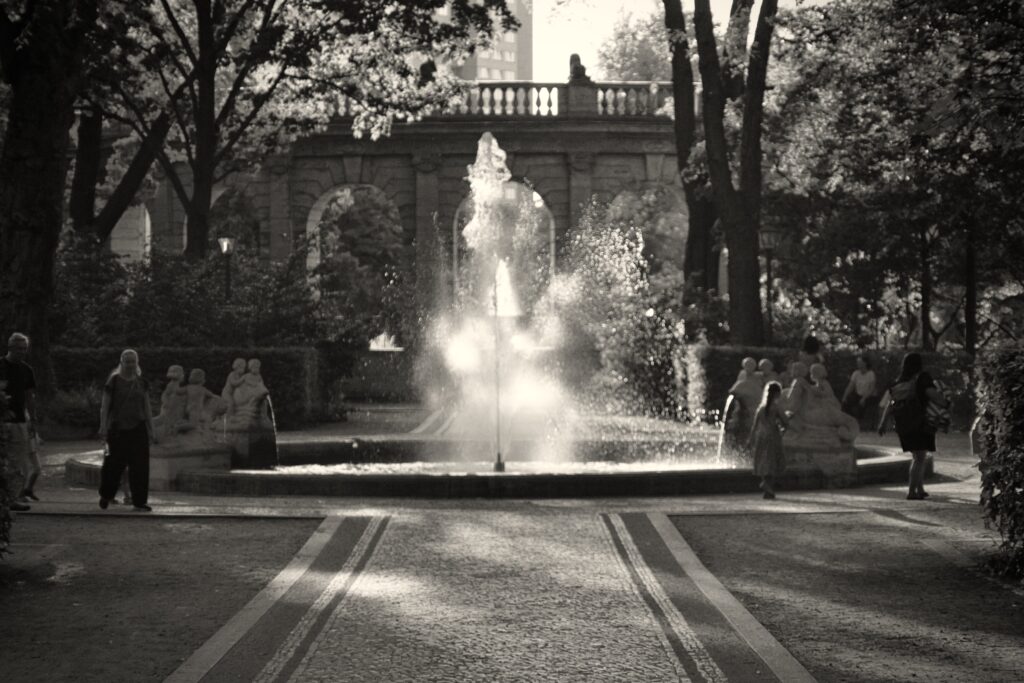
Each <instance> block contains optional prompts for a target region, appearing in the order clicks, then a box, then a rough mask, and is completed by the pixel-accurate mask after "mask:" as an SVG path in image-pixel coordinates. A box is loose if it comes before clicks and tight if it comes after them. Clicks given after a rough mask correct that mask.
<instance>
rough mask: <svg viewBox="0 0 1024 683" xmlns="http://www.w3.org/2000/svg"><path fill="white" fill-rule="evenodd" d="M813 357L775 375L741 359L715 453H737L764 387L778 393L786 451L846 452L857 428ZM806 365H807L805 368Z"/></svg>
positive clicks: (765, 365)
mask: <svg viewBox="0 0 1024 683" xmlns="http://www.w3.org/2000/svg"><path fill="white" fill-rule="evenodd" d="M819 360H820V358H816V357H814V356H811V357H808V358H803V354H802V358H801V360H798V361H795V362H793V363H792V364H790V367H789V370H788V371H786V372H783V373H781V374H779V373H776V372H775V369H774V366H773V364H772V362H771V361H770V360H767V359H764V360H762V361H761V362H760V363H758V362H757V361H756V360H755V359H754V358H750V357H748V358H744V359H743V363H742V369H741V370H740V372H739V375H738V376H737V378H736V382H735V384H733V386H732V387H731V388H730V389H729V397H728V399H727V400H726V404H725V410H724V416H725V419H724V422H723V430H722V431H723V433H722V442H721V447H720V450H726V451H730V450H731V451H742V450H743V446H742V444H744V443H745V442H746V439H747V436H749V434H750V429H751V427H752V426H753V420H754V414H755V413H756V411H757V407H758V405H759V404H760V402H761V396H762V394H763V392H764V387H765V385H766V384H767V383H768V382H772V381H774V382H779V383H780V384H781V385H782V386H783V387H784V389H783V392H782V401H783V409H784V410H785V411H786V415H787V416H788V417H789V426H788V428H787V429H786V432H785V434H784V436H783V446H784V447H785V448H787V449H802V450H810V451H840V450H843V451H845V450H851V449H852V448H853V442H854V439H856V438H857V435H858V433H859V432H860V428H859V426H858V424H857V420H856V418H854V417H852V416H850V415H847V414H846V413H844V412H843V410H842V406H841V405H840V403H839V399H837V398H836V395H835V392H834V391H833V390H832V385H831V384H829V382H828V379H827V377H828V371H827V370H826V368H825V365H824V364H823V363H821V362H817V361H819ZM809 361H810V362H809Z"/></svg>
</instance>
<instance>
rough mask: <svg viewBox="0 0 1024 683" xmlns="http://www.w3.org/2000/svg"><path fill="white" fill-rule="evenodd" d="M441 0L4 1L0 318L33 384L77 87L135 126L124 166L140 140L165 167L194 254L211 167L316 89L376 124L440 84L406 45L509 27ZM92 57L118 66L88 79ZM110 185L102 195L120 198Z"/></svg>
mask: <svg viewBox="0 0 1024 683" xmlns="http://www.w3.org/2000/svg"><path fill="white" fill-rule="evenodd" d="M445 4H446V3H445V0H426V1H424V2H418V3H404V2H398V1H397V0H392V1H390V2H376V1H373V2H371V1H369V0H366V1H363V2H337V1H336V0H291V1H289V0H276V1H275V0H195V2H194V3H189V4H188V5H186V3H185V2H184V0H158V1H157V0H152V1H150V2H146V3H136V2H128V1H127V0H109V1H106V2H102V3H100V2H98V1H97V0H79V1H72V0H35V1H30V0H23V1H21V2H19V1H17V0H10V1H8V2H5V3H4V5H3V7H2V8H0V69H2V75H3V80H4V82H5V84H6V86H7V88H8V90H9V95H8V96H7V99H8V102H9V103H8V107H7V126H6V129H5V131H4V139H3V150H2V154H0V319H2V320H4V321H5V322H6V323H7V324H8V325H10V326H12V327H15V328H17V329H21V330H23V331H26V332H27V333H28V334H29V335H31V336H32V337H33V341H34V350H35V351H34V354H33V361H34V362H36V364H37V365H39V366H40V368H41V370H42V372H41V373H40V375H41V377H40V381H41V387H42V388H43V390H44V391H46V390H47V389H48V385H49V379H50V378H49V374H50V373H49V371H48V367H49V361H48V357H47V354H46V350H47V348H48V345H49V332H48V328H47V322H46V319H47V312H48V310H49V308H50V305H51V303H52V300H53V287H54V282H53V279H54V262H55V253H56V249H57V245H58V241H59V235H60V231H61V227H62V222H63V221H62V208H63V203H64V202H63V195H64V188H65V181H66V176H67V170H68V159H69V131H70V130H71V128H72V125H73V124H74V120H75V106H76V104H77V103H78V102H79V100H80V98H82V97H84V96H86V95H88V96H89V97H90V102H91V103H92V104H94V105H97V106H100V107H101V108H103V111H104V115H107V116H110V117H111V118H112V119H113V120H121V121H123V122H125V123H127V124H129V125H130V126H132V128H133V130H134V131H135V132H136V134H138V136H139V139H140V141H141V148H140V154H141V155H142V156H141V157H139V158H138V160H139V161H140V163H139V166H140V167H143V168H145V169H147V170H148V167H149V163H145V162H146V159H145V156H146V155H153V156H154V157H155V158H156V159H158V160H159V161H160V163H161V165H162V166H163V167H164V169H165V171H167V172H168V173H169V175H170V176H171V177H170V181H171V182H172V184H173V185H174V188H175V191H176V192H177V193H178V195H179V197H180V198H181V199H182V200H183V202H184V203H185V205H186V207H187V212H188V215H189V231H190V237H191V239H190V240H189V249H190V254H192V255H193V256H196V257H197V256H199V255H201V254H203V253H204V252H205V249H206V244H207V241H206V237H207V234H206V233H207V227H208V224H207V221H206V218H207V215H208V212H209V209H210V199H211V196H212V188H213V183H214V182H215V181H216V180H217V179H218V177H219V176H218V174H223V173H225V172H227V171H229V170H231V169H233V168H235V167H237V166H238V165H240V164H243V163H249V162H251V161H254V160H257V159H258V158H259V156H260V155H261V154H263V153H266V151H267V150H269V149H273V148H276V146H277V145H281V144H285V143H287V142H288V141H289V140H290V139H291V137H293V136H295V135H298V134H301V133H302V132H305V131H306V130H308V129H309V126H310V125H315V124H322V123H323V122H325V121H327V120H328V119H329V118H330V117H331V116H332V115H333V113H334V108H333V107H329V106H328V103H329V102H331V101H333V102H337V101H338V99H339V98H341V97H345V98H349V99H348V100H345V101H346V103H347V104H348V105H349V106H350V110H351V111H352V112H353V113H354V114H355V124H354V125H355V126H356V127H357V129H368V130H370V131H371V133H372V134H383V133H386V132H387V127H388V125H389V123H390V121H391V120H392V119H393V118H395V117H398V116H403V115H405V116H408V115H414V114H415V112H419V111H422V110H423V109H424V108H425V107H426V106H428V105H429V104H431V103H434V102H437V100H438V99H439V98H442V99H443V97H444V96H445V95H446V94H447V93H448V92H450V85H451V84H450V83H447V84H446V83H445V82H444V81H442V82H440V83H428V82H421V81H420V79H419V70H418V69H416V68H415V67H414V66H413V62H412V61H411V58H412V57H413V56H414V54H416V53H422V54H426V55H434V56H456V55H458V54H460V53H462V52H465V51H467V50H471V49H472V48H473V46H474V44H476V43H478V42H486V41H487V39H488V37H489V36H490V35H491V33H492V32H493V31H494V29H495V26H496V25H499V24H500V25H501V26H502V28H504V29H506V30H509V29H512V28H514V27H515V19H514V17H513V16H512V14H511V12H510V11H509V10H508V8H507V6H506V3H505V1H504V0H484V1H483V2H474V1H473V0H452V1H451V2H450V3H448V4H449V5H450V17H449V18H448V19H444V20H443V19H440V18H438V16H437V10H439V9H440V8H441V7H442V6H444V5H445ZM186 9H188V10H189V11H186ZM495 17H496V19H495ZM117 38H119V39H122V40H120V41H118V40H115V39H117ZM104 62H105V63H107V64H110V63H113V62H120V63H122V64H125V65H129V66H131V67H132V68H131V69H126V70H125V71H123V72H120V73H121V75H122V78H120V79H116V78H109V79H108V80H109V82H106V83H103V78H102V74H103V72H104V70H103V69H102V68H99V65H102V64H103V63H104ZM94 67H96V68H94ZM147 73H148V74H150V75H149V78H148V79H147V78H145V77H144V74H147ZM90 78H92V79H93V80H90ZM93 85H96V86H97V87H96V88H95V89H91V88H87V86H93ZM103 86H105V89H104V87H103ZM96 92H101V93H102V92H109V93H117V94H118V95H119V96H120V97H119V98H118V99H117V102H118V107H110V108H109V109H110V110H109V111H108V110H107V109H106V108H105V107H104V106H103V105H104V104H105V102H104V101H103V100H102V98H99V97H97V96H96V95H95V93H96ZM310 122H313V123H312V124H311V123H310ZM172 123H173V125H175V126H176V128H177V137H175V138H173V139H171V140H170V141H169V142H167V143H166V144H161V142H162V136H161V135H160V134H159V133H160V132H161V130H162V128H163V127H164V126H166V127H168V129H169V128H170V126H171V125H172ZM177 158H182V159H186V160H187V161H189V162H190V164H191V170H192V176H193V179H192V191H191V192H188V190H187V189H186V186H185V183H184V182H183V180H182V178H180V177H179V176H178V175H177V166H176V164H175V163H174V162H175V160H176V159H177ZM133 167H134V164H133ZM142 175H143V176H144V175H145V173H142ZM83 182H84V181H83ZM126 196H130V193H128V192H123V193H121V194H120V195H118V197H119V198H120V200H121V201H122V202H124V201H125V199H124V198H125V197H126ZM112 199H113V197H112ZM129 201H130V200H129ZM89 204H90V202H89V200H88V197H86V198H83V197H82V196H76V216H86V217H87V214H88V206H89ZM123 205H124V206H127V204H123ZM108 206H110V204H109V203H108ZM115 209H116V207H115ZM122 211H123V209H122ZM114 222H116V220H115V221H114ZM110 225H112V223H110Z"/></svg>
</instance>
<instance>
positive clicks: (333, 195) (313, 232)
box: [305, 183, 402, 272]
mask: <svg viewBox="0 0 1024 683" xmlns="http://www.w3.org/2000/svg"><path fill="white" fill-rule="evenodd" d="M359 193H368V194H370V195H371V196H373V197H374V198H375V199H376V200H378V201H380V202H382V203H384V204H386V205H387V206H388V207H389V208H390V209H392V210H393V212H394V216H393V219H394V220H395V222H396V223H397V226H398V227H399V229H401V228H402V223H401V216H400V213H399V208H398V207H397V206H396V205H395V203H394V201H393V200H392V198H391V197H389V196H388V195H387V193H386V192H384V190H382V189H380V188H379V187H377V186H375V185H370V184H368V183H342V184H339V185H335V186H334V187H332V188H330V189H328V190H327V191H325V192H323V193H322V194H321V195H320V196H319V197H317V198H316V201H314V202H313V205H312V206H311V207H310V209H309V213H307V214H306V222H305V235H306V239H307V240H308V249H307V251H306V270H307V271H308V272H312V271H313V270H315V269H316V268H317V266H319V265H320V263H321V261H322V258H323V249H324V243H323V241H322V240H321V234H320V224H321V221H322V220H323V218H324V213H325V212H326V211H327V209H328V207H329V206H330V205H331V203H332V202H334V201H338V200H341V201H352V202H356V201H358V195H359ZM346 194H347V195H348V197H349V198H348V199H344V198H345V196H346ZM353 195H354V196H353Z"/></svg>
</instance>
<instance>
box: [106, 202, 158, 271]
mask: <svg viewBox="0 0 1024 683" xmlns="http://www.w3.org/2000/svg"><path fill="white" fill-rule="evenodd" d="M152 239H153V226H152V223H151V222H150V219H149V211H148V210H147V209H146V205H145V204H136V205H135V206H130V207H128V210H127V211H125V212H124V215H122V216H121V218H120V219H119V220H118V221H117V225H115V226H114V229H113V231H112V232H111V233H110V242H109V245H110V251H111V252H112V253H114V254H117V255H118V256H120V257H121V258H123V259H125V260H126V261H141V260H142V259H145V258H148V257H149V255H150V251H151V249H152Z"/></svg>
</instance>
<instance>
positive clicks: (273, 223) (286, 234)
mask: <svg viewBox="0 0 1024 683" xmlns="http://www.w3.org/2000/svg"><path fill="white" fill-rule="evenodd" d="M289 167H290V160H289V159H288V158H287V157H274V158H273V159H271V160H270V163H269V164H267V172H268V173H267V175H268V176H269V177H268V189H269V192H270V226H269V232H270V240H269V241H268V242H267V255H268V256H269V257H270V260H271V261H280V260H283V259H286V258H288V256H289V255H290V254H291V253H292V249H293V248H294V244H295V240H294V231H293V226H292V220H291V192H290V184H289V182H288V171H289ZM260 256H263V254H260Z"/></svg>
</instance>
